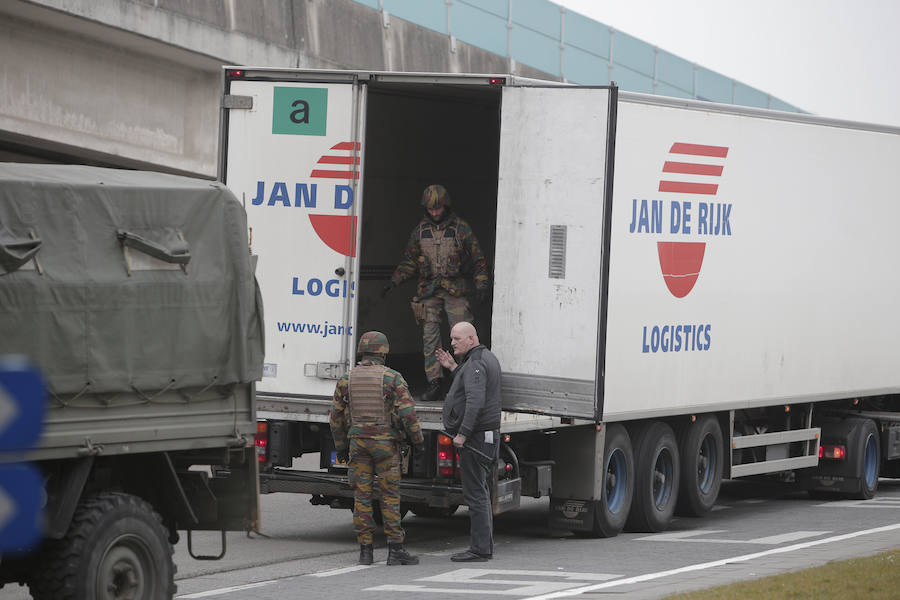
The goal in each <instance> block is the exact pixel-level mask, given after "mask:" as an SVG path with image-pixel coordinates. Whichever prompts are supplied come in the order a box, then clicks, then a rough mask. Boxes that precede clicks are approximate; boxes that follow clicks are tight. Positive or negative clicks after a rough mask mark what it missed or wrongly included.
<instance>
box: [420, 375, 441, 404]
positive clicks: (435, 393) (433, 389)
mask: <svg viewBox="0 0 900 600" xmlns="http://www.w3.org/2000/svg"><path fill="white" fill-rule="evenodd" d="M442 381H443V380H442V379H440V378H438V379H432V380H431V381H429V382H428V389H427V390H425V392H424V393H423V394H422V396H421V397H420V398H419V400H421V401H422V402H437V401H438V400H441V382H442Z"/></svg>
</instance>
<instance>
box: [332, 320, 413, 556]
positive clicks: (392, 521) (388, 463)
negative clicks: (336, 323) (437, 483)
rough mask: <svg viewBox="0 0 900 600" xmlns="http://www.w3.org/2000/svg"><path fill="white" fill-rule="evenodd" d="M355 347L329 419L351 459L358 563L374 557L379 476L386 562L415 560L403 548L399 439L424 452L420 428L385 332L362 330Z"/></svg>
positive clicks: (340, 449) (341, 451) (344, 456)
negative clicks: (389, 363) (355, 360)
mask: <svg viewBox="0 0 900 600" xmlns="http://www.w3.org/2000/svg"><path fill="white" fill-rule="evenodd" d="M358 350H359V353H360V354H361V355H362V358H361V360H360V362H359V364H357V365H356V366H355V367H354V368H353V369H351V370H350V372H349V373H348V374H346V375H344V376H343V377H341V378H340V379H339V380H338V383H337V387H336V388H335V390H334V399H333V401H332V405H331V412H330V415H329V420H330V423H331V435H332V437H333V438H334V448H335V450H336V451H337V455H338V458H339V459H341V460H344V461H347V460H348V459H349V467H350V473H349V476H350V484H351V485H352V486H353V496H354V500H355V502H354V508H353V524H354V525H355V526H356V539H357V540H358V541H359V564H361V565H371V564H372V561H373V556H372V534H373V532H374V531H375V521H374V519H373V517H372V496H373V492H372V488H373V484H374V479H375V477H376V476H377V477H378V486H379V488H380V489H381V515H382V517H383V521H384V533H385V536H386V537H387V539H388V559H387V564H389V565H416V564H419V559H418V558H417V557H415V556H412V555H410V554H409V552H407V551H406V550H405V549H404V548H403V540H404V537H405V532H404V531H403V528H402V527H401V526H400V442H401V441H402V440H403V439H405V438H406V439H409V441H410V442H411V443H412V444H413V446H415V448H416V451H417V452H424V451H425V447H424V439H423V437H422V429H421V427H420V426H419V419H418V417H416V407H415V404H414V403H413V399H412V396H410V395H409V389H408V388H407V385H406V380H404V379H403V375H401V374H400V373H398V372H397V371H395V370H394V369H391V368H389V367H386V366H385V364H384V357H385V356H386V355H387V353H388V340H387V336H385V335H384V334H383V333H381V332H379V331H369V332H367V333H364V334H363V336H362V337H361V338H360V339H359V348H358Z"/></svg>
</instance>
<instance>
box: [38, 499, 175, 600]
mask: <svg viewBox="0 0 900 600" xmlns="http://www.w3.org/2000/svg"><path fill="white" fill-rule="evenodd" d="M168 537H169V536H168V532H167V531H166V528H165V527H163V524H162V519H161V518H160V516H159V515H158V514H157V513H156V512H155V511H154V510H153V507H152V506H150V504H148V503H147V502H145V501H144V500H142V499H141V498H138V497H137V496H132V495H129V494H113V493H108V494H101V495H98V496H94V497H92V498H88V499H86V500H83V501H82V502H81V503H79V505H78V508H77V509H76V511H75V515H74V517H73V518H72V524H71V525H70V526H69V530H68V531H67V532H66V535H65V536H64V537H63V538H62V539H60V540H55V541H52V542H49V543H48V545H47V546H46V547H45V548H44V549H43V550H42V551H41V556H40V558H39V567H38V568H37V569H36V570H35V573H34V574H33V576H32V578H31V580H30V581H29V582H28V587H29V589H30V591H31V595H32V597H33V598H34V599H35V600H50V599H54V600H60V599H65V600H70V599H71V600H75V599H80V598H96V599H98V600H126V599H127V600H156V599H158V598H172V596H173V595H174V594H175V583H174V575H175V565H174V563H173V562H172V545H171V544H169V540H168Z"/></svg>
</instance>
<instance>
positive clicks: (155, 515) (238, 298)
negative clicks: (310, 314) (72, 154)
mask: <svg viewBox="0 0 900 600" xmlns="http://www.w3.org/2000/svg"><path fill="white" fill-rule="evenodd" d="M246 227H247V224H246V215H245V212H244V210H243V208H242V206H241V204H240V203H239V202H238V201H237V200H236V199H235V197H234V196H233V195H232V194H231V193H230V192H229V191H228V190H227V189H226V188H225V187H224V186H223V185H221V184H219V183H216V182H212V181H206V180H199V179H191V178H187V177H181V176H175V175H168V174H162V173H151V172H138V171H126V170H116V169H107V168H95V167H86V166H68V165H65V166H60V165H29V164H13V163H3V164H0V355H17V356H23V357H25V358H26V359H27V360H29V361H30V362H31V363H33V364H34V365H36V366H37V368H38V369H39V370H40V372H41V374H42V377H43V379H44V381H45V384H46V397H45V399H42V400H40V401H43V402H46V411H45V418H44V423H43V433H42V435H41V437H40V439H39V442H38V443H37V445H36V447H34V448H20V449H13V450H14V451H13V452H8V453H6V454H3V455H2V456H0V458H2V460H3V461H6V462H10V461H28V462H30V463H31V464H33V465H36V467H37V468H38V469H39V471H40V473H41V474H42V476H43V480H44V485H45V492H46V494H45V495H46V503H45V506H44V507H43V515H44V519H43V531H42V541H41V543H40V544H39V545H38V547H36V548H33V549H31V550H30V551H27V552H23V551H19V552H10V553H7V555H5V556H3V557H2V559H0V583H8V582H21V583H26V584H27V585H28V586H29V588H30V591H31V594H32V596H33V597H34V598H36V599H50V598H53V599H60V598H134V599H143V600H151V599H157V598H171V597H172V595H173V594H174V592H175V589H176V586H175V584H174V572H175V566H174V564H173V561H172V553H173V548H172V545H173V544H175V543H176V542H177V541H178V539H179V532H180V531H186V532H187V536H186V537H187V543H188V544H189V549H190V550H191V554H192V555H194V552H193V548H192V547H191V532H193V531H199V530H219V531H222V547H221V549H220V550H221V553H220V554H219V556H218V557H221V555H222V554H224V552H225V545H224V542H225V533H224V532H225V531H226V530H248V529H250V528H252V527H254V523H255V522H256V521H257V520H258V512H257V511H258V478H257V461H256V451H255V449H254V446H253V436H254V433H255V431H256V412H255V411H256V405H255V397H254V382H255V381H256V380H257V379H259V377H260V376H261V369H262V359H263V354H262V353H263V322H262V305H261V301H260V297H259V294H258V292H257V288H256V284H255V279H254V261H253V260H252V257H251V255H250V253H249V251H248V244H247V237H246V231H247V229H246ZM197 557H198V558H216V556H214V555H209V556H197Z"/></svg>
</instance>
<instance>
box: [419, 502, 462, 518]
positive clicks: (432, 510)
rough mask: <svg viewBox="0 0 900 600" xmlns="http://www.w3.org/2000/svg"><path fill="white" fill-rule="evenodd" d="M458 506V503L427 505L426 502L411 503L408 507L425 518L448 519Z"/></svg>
mask: <svg viewBox="0 0 900 600" xmlns="http://www.w3.org/2000/svg"><path fill="white" fill-rule="evenodd" d="M458 508H459V505H458V504H451V505H450V506H428V505H427V504H413V505H412V506H410V507H409V509H410V510H411V511H412V514H414V515H416V516H417V517H425V518H426V519H449V518H450V517H452V516H453V514H454V513H455V512H456V509H458Z"/></svg>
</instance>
